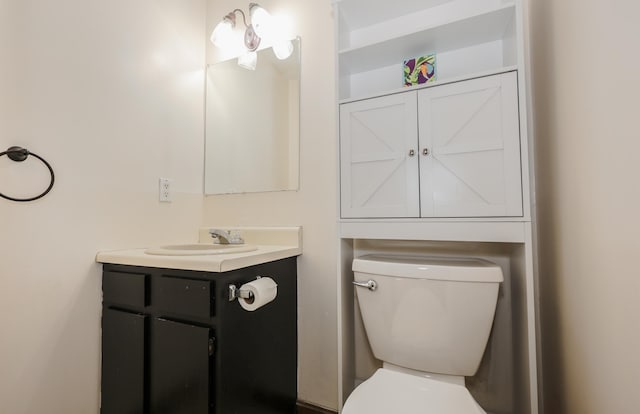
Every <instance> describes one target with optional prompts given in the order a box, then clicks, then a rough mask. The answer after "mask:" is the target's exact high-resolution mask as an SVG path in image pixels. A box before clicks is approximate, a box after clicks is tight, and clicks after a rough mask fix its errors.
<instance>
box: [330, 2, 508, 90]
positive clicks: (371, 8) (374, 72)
mask: <svg viewBox="0 0 640 414" xmlns="http://www.w3.org/2000/svg"><path fill="white" fill-rule="evenodd" d="M338 8H339V12H340V13H339V24H338V28H339V31H338V60H339V64H338V71H339V82H340V88H339V92H340V93H339V99H340V100H342V101H345V100H352V99H361V98H366V97H371V96H374V95H380V94H383V93H391V92H394V91H396V90H398V89H400V88H402V65H403V61H404V60H405V59H410V58H414V57H418V56H423V55H426V54H429V53H435V54H436V68H437V69H436V77H437V81H436V83H441V82H449V81H455V80H459V79H464V78H472V77H477V76H482V75H488V74H492V73H499V72H504V71H506V70H511V69H515V68H516V66H517V64H518V53H517V47H516V45H517V42H516V38H517V30H516V29H517V25H516V4H515V2H514V1H506V0H396V1H371V0H341V1H339V2H338Z"/></svg>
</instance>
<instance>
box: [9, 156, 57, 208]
mask: <svg viewBox="0 0 640 414" xmlns="http://www.w3.org/2000/svg"><path fill="white" fill-rule="evenodd" d="M3 155H6V156H7V157H9V159H11V160H12V161H15V162H22V161H24V160H26V159H27V157H29V155H33V156H34V157H36V158H37V159H39V160H40V161H42V163H43V164H44V165H45V166H46V167H47V168H48V169H49V173H50V174H51V183H49V187H47V189H46V190H44V192H43V193H42V194H39V195H37V196H35V197H29V198H15V197H10V196H8V195H5V194H2V193H0V197H2V198H5V199H7V200H11V201H18V202H21V203H25V202H28V201H35V200H38V199H40V198H42V197H44V196H46V195H47V194H49V191H51V189H52V188H53V183H54V182H55V179H56V178H55V174H54V173H53V168H51V165H50V164H49V163H48V162H47V161H46V160H45V159H44V158H42V157H41V156H39V155H38V154H34V153H33V152H30V151H29V150H28V149H26V148H22V147H11V148H9V149H7V150H6V151H4V152H0V157H2V156H3Z"/></svg>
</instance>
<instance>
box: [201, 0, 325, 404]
mask: <svg viewBox="0 0 640 414" xmlns="http://www.w3.org/2000/svg"><path fill="white" fill-rule="evenodd" d="M260 4H261V5H262V6H264V7H265V8H267V9H268V10H269V11H270V12H271V13H273V14H278V13H280V12H286V13H287V14H289V15H290V17H291V19H292V22H293V24H294V33H295V34H297V35H300V36H301V38H302V70H301V111H300V121H301V124H300V128H301V129H300V132H301V137H300V151H301V153H300V166H301V170H300V174H301V177H300V178H301V179H300V190H299V191H297V192H280V193H258V194H239V195H225V196H209V197H206V199H205V224H207V225H213V224H216V223H221V224H230V225H268V226H272V225H273V226H279V225H302V226H303V252H304V253H303V255H302V256H301V257H300V258H299V260H298V302H299V303H298V328H299V334H298V341H299V382H298V383H299V390H298V394H299V398H300V399H302V400H305V401H308V402H311V403H314V404H317V405H321V406H325V407H328V408H334V409H335V408H336V407H337V339H336V336H337V333H336V330H337V328H336V325H337V319H336V318H337V316H336V306H337V304H336V300H337V282H336V271H337V268H336V260H337V258H336V257H337V241H336V145H335V134H336V130H335V128H336V126H335V122H336V121H335V76H334V40H333V39H334V36H333V21H332V11H331V3H330V2H329V1H324V0H322V1H320V0H317V1H316V0H314V1H295V0H268V1H261V2H260ZM208 6H209V7H208V13H207V18H208V20H207V22H208V23H207V29H208V30H209V31H211V30H213V28H214V27H215V25H216V24H217V23H218V22H219V21H220V20H221V19H222V17H223V16H224V15H225V14H226V13H228V12H229V11H231V10H232V9H234V8H236V7H239V8H244V10H245V11H247V7H248V2H246V3H245V2H239V1H237V0H208ZM208 59H209V60H210V61H214V50H213V46H212V45H211V44H209V51H208Z"/></svg>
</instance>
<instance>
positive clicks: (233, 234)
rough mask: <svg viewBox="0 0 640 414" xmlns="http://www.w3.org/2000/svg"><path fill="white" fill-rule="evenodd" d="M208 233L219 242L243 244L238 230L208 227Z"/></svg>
mask: <svg viewBox="0 0 640 414" xmlns="http://www.w3.org/2000/svg"><path fill="white" fill-rule="evenodd" d="M209 234H210V235H211V237H213V238H214V239H215V240H217V241H218V243H219V244H244V240H243V239H242V237H240V232H239V231H238V230H230V231H224V230H220V229H210V230H209Z"/></svg>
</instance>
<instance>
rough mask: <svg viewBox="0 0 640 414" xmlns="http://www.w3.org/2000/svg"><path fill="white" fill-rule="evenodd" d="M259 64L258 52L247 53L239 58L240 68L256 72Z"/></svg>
mask: <svg viewBox="0 0 640 414" xmlns="http://www.w3.org/2000/svg"><path fill="white" fill-rule="evenodd" d="M257 64H258V54H257V53H256V52H247V53H245V54H244V55H241V56H240V57H239V58H238V66H240V67H243V68H245V69H248V70H256V65H257Z"/></svg>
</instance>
